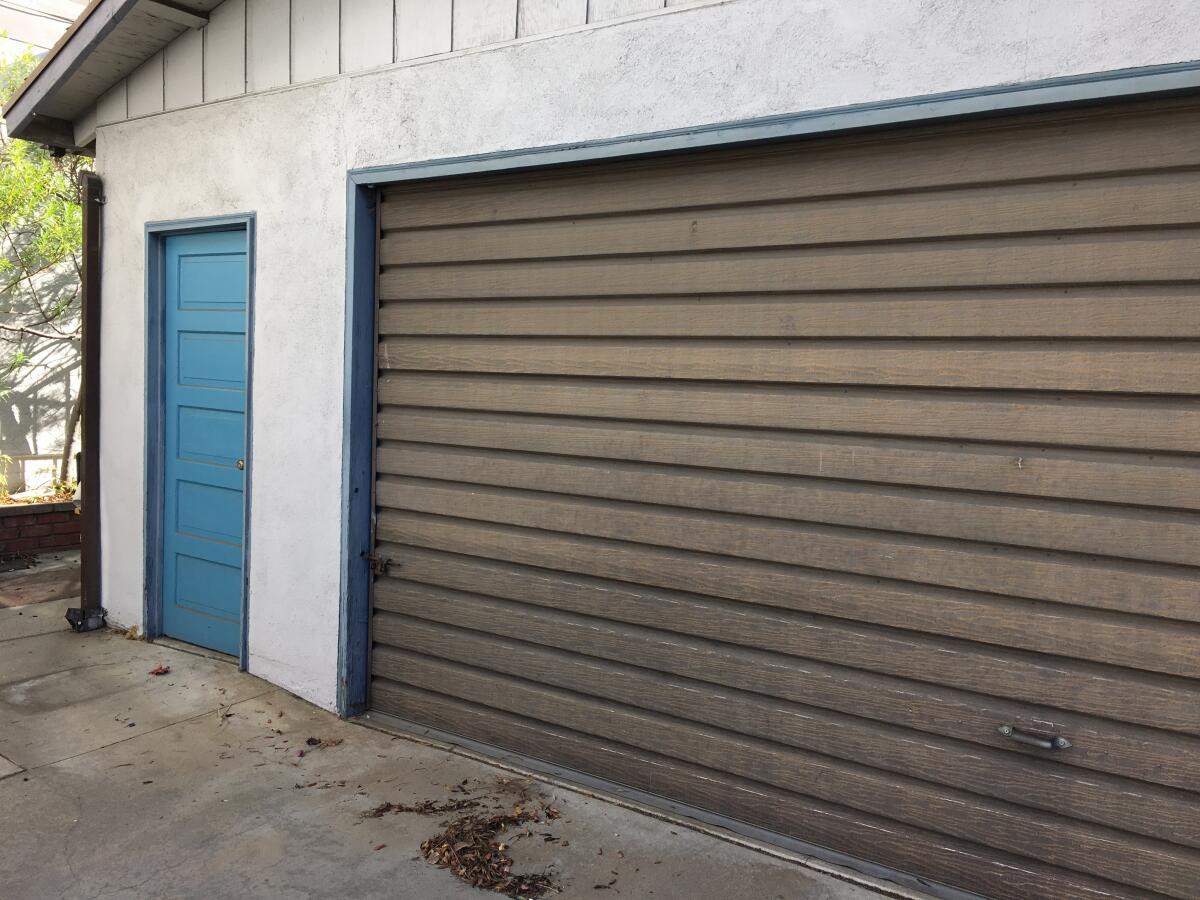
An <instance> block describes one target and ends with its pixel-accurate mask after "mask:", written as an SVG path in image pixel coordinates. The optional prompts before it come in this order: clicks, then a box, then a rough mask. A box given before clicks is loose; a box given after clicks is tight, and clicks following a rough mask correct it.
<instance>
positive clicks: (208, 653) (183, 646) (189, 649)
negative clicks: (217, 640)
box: [151, 637, 238, 668]
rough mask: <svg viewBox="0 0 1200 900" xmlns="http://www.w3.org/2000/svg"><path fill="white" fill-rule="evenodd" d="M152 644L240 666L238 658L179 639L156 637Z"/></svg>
mask: <svg viewBox="0 0 1200 900" xmlns="http://www.w3.org/2000/svg"><path fill="white" fill-rule="evenodd" d="M151 643H154V644H162V645H163V646H164V647H169V648H171V649H172V650H178V651H179V652H180V653H190V654H191V655H192V656H202V657H204V658H205V659H211V660H215V661H216V662H224V663H231V664H232V665H233V666H234V667H235V668H236V667H237V665H238V658H237V657H236V656H232V655H230V654H228V653H222V652H221V651H220V650H209V649H208V648H207V647H201V646H199V645H198V644H189V643H188V642H187V641H181V640H179V639H177V638H172V637H156V638H154V640H153V641H151Z"/></svg>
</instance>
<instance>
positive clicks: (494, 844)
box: [421, 805, 558, 897]
mask: <svg viewBox="0 0 1200 900" xmlns="http://www.w3.org/2000/svg"><path fill="white" fill-rule="evenodd" d="M540 821H541V813H540V812H535V811H530V810H526V809H524V808H523V807H521V806H519V805H518V806H516V807H514V808H513V811H512V812H511V813H503V814H500V815H495V816H490V817H485V816H478V815H475V816H462V817H460V818H458V819H455V820H454V821H453V822H451V823H450V824H449V825H447V826H446V828H445V830H444V831H442V832H441V833H439V834H436V835H434V836H433V837H431V838H429V839H428V840H426V841H424V842H422V844H421V853H422V855H423V856H424V857H425V858H426V859H427V860H429V861H430V862H431V863H434V864H435V865H437V866H440V867H441V868H444V869H449V870H450V871H451V872H453V873H454V874H455V875H456V876H457V877H458V878H459V879H460V880H462V881H465V882H466V883H467V884H470V885H473V886H474V887H477V888H483V889H484V890H490V891H493V892H495V893H497V894H502V895H504V896H506V897H541V896H544V895H545V894H547V893H549V892H551V891H557V890H558V887H557V885H556V884H555V883H554V881H553V880H552V879H551V878H550V876H549V875H546V874H545V873H536V874H533V873H530V874H521V873H514V872H513V871H512V867H513V861H512V857H510V856H509V855H508V854H507V853H506V852H505V850H507V849H508V848H507V845H506V844H503V843H501V842H500V841H499V840H497V838H498V836H499V835H500V834H501V833H502V832H504V831H506V830H507V829H509V828H515V827H517V826H519V825H524V824H526V823H527V822H540Z"/></svg>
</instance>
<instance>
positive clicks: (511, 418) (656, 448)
mask: <svg viewBox="0 0 1200 900" xmlns="http://www.w3.org/2000/svg"><path fill="white" fill-rule="evenodd" d="M377 434H378V437H379V438H380V439H381V440H385V441H410V442H420V443H424V444H435V445H444V446H454V447H479V448H488V449H496V450H515V451H529V452H535V453H553V454H560V455H565V456H579V457H593V458H596V459H613V460H622V461H629V462H648V463H676V464H680V465H689V466H697V467H703V468H710V469H734V470H741V471H746V472H767V473H773V474H782V475H798V476H807V477H813V478H820V479H837V480H844V481H856V482H871V483H876V484H880V483H882V484H887V483H892V484H911V485H922V486H928V487H937V488H955V489H963V490H971V491H990V492H994V493H1001V494H1016V495H1024V496H1031V497H1059V498H1064V499H1076V500H1094V501H1101V502H1105V503H1133V504H1138V505H1141V506H1164V507H1176V508H1179V509H1190V510H1200V461H1196V460H1194V459H1189V458H1186V457H1179V458H1176V459H1171V458H1169V457H1168V458H1164V457H1162V456H1157V455H1154V456H1152V455H1149V454H1144V453H1138V454H1133V453H1105V452H1095V451H1092V452H1089V451H1053V450H1049V449H1047V448H1046V447H1044V446H1036V445H1024V446H1022V445H1013V444H1007V445H1004V444H997V445H991V446H988V445H962V444H947V443H944V442H936V441H929V440H917V439H907V440H905V439H901V440H895V439H893V440H887V439H879V438H871V437H867V436H855V437H838V436H834V435H818V434H807V433H790V432H786V431H782V430H770V431H767V430H761V429H760V430H755V431H744V430H738V429H731V428H721V427H706V426H701V425H692V426H689V425H670V424H663V423H639V422H636V421H628V422H606V421H603V420H592V419H585V418H581V417H554V418H550V417H545V416H537V415H522V414H519V413H517V414H494V413H480V412H470V411H460V410H430V409H395V408H388V409H385V410H384V411H382V412H381V413H380V416H379V422H378V429H377ZM390 449H391V448H390V447H382V448H381V449H380V454H381V456H382V455H383V454H384V453H385V451H389V450H390Z"/></svg>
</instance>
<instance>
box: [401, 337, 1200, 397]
mask: <svg viewBox="0 0 1200 900" xmlns="http://www.w3.org/2000/svg"><path fill="white" fill-rule="evenodd" d="M379 360H380V366H381V368H383V369H389V370H390V369H397V370H416V371H442V372H473V373H483V372H489V373H498V374H521V375H580V376H585V377H593V378H596V377H599V378H618V377H619V378H656V379H657V378H673V379H693V380H715V381H754V382H763V381H765V382H776V381H778V382H786V383H789V384H865V385H886V386H891V387H909V386H916V387H939V388H996V389H1002V390H1046V391H1111V392H1127V393H1156V394H1195V393H1200V353H1198V352H1197V351H1196V348H1195V347H1194V346H1192V345H1189V344H1186V343H1177V342H1169V343H1168V342H1161V343H1157V344H1149V343H1130V342H1127V341H1122V342H1117V341H1113V342H1108V343H1098V342H1072V343H1065V342H1064V343H1058V342H1053V343H1050V342H1048V343H1045V344H1029V343H1010V344H1006V345H1002V346H996V344H995V343H991V342H989V343H986V344H985V343H981V342H980V343H969V342H957V341H955V342H942V341H938V342H926V341H920V342H916V341H914V342H894V341H871V342H852V341H759V340H755V341H750V340H740V341H717V340H711V339H708V340H691V341H686V342H682V341H664V340H640V341H632V340H625V341H614V340H606V339H576V340H561V339H546V338H543V339H538V340H533V339H524V340H522V339H518V338H510V339H507V340H489V339H487V338H462V337H459V338H435V337H424V338H390V339H388V340H385V341H383V342H382V343H381V344H380V347H379Z"/></svg>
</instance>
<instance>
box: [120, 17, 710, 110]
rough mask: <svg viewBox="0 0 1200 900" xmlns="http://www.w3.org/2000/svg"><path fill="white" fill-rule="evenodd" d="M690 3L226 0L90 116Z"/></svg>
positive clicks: (205, 98) (192, 100)
mask: <svg viewBox="0 0 1200 900" xmlns="http://www.w3.org/2000/svg"><path fill="white" fill-rule="evenodd" d="M696 2H701V0H675V2H673V3H664V0H606V2H603V3H601V2H596V0H593V2H592V3H591V4H589V3H588V2H587V0H341V2H339V0H225V2H224V3H222V4H221V5H220V6H218V7H217V8H216V9H214V10H213V11H212V13H211V14H210V17H209V23H208V25H207V26H205V27H204V28H201V29H197V30H189V31H185V32H184V33H183V34H181V35H180V36H179V37H177V38H176V39H175V40H174V41H172V42H171V43H170V44H169V45H168V46H167V47H166V49H165V51H164V52H163V54H162V57H156V58H155V60H157V62H156V61H155V60H151V61H149V62H147V63H146V64H145V65H143V66H142V67H140V68H139V69H138V70H137V71H136V72H135V73H134V74H132V75H130V76H129V77H128V78H127V79H122V80H121V81H120V82H119V83H118V84H117V85H116V86H114V88H113V89H112V91H110V92H109V94H108V95H106V96H105V97H104V98H102V99H101V101H100V102H99V104H98V111H99V119H98V124H101V125H108V124H112V123H114V122H120V121H123V120H125V119H126V118H131V117H135V116H146V115H153V114H156V113H160V112H163V111H164V109H165V110H167V111H169V110H173V109H180V108H182V107H185V106H195V105H197V104H201V103H212V102H215V101H217V100H223V99H227V98H229V97H234V96H237V95H239V94H243V93H245V92H247V91H250V92H254V91H264V90H269V89H271V88H274V87H280V86H283V85H286V84H300V83H302V82H305V81H312V80H315V79H319V78H327V77H329V76H331V75H337V74H338V73H340V72H355V71H359V70H362V69H369V68H373V67H376V66H384V65H388V64H390V63H393V62H404V61H405V60H409V59H417V58H420V57H423V56H432V55H434V54H437V53H449V52H450V51H451V50H463V49H469V48H472V47H481V46H485V45H487V44H494V43H499V42H502V41H510V40H513V39H514V38H517V37H533V36H536V35H540V34H548V33H551V32H554V31H561V30H563V29H567V28H574V27H578V26H580V25H585V24H587V23H588V22H589V21H590V22H600V21H608V20H611V19H614V18H618V17H622V16H628V15H634V14H642V13H645V12H647V11H653V10H665V9H666V8H667V6H679V5H687V4H688V3H696ZM589 9H590V15H589ZM164 58H165V64H164ZM127 83H128V87H129V104H128V106H126V103H125V99H124V98H125V93H126V84H127ZM135 83H136V84H135ZM155 98H157V99H155Z"/></svg>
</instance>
